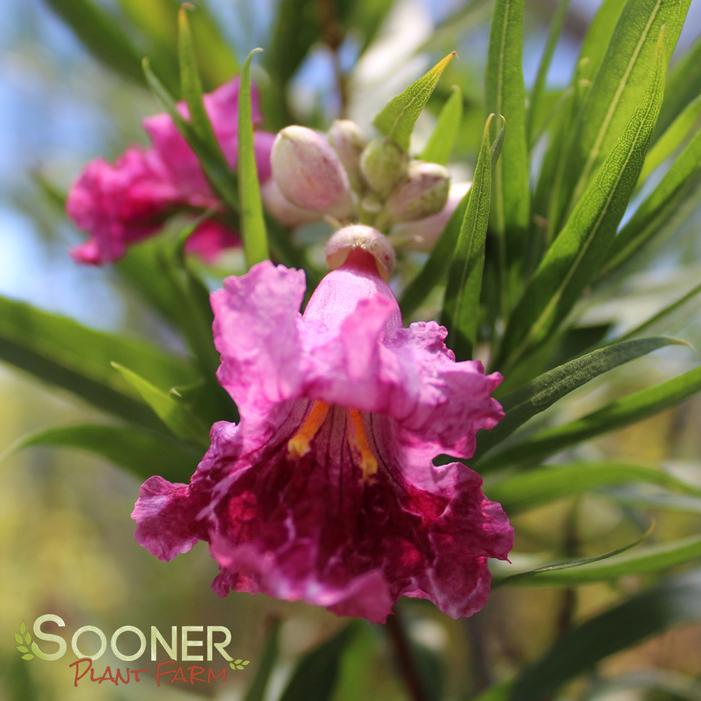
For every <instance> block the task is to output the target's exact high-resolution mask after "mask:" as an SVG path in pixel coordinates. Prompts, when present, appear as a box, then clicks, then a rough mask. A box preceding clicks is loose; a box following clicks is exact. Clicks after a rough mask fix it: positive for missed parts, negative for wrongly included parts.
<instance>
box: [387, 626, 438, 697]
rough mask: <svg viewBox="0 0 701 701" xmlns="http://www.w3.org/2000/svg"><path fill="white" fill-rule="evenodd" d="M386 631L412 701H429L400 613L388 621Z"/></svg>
mask: <svg viewBox="0 0 701 701" xmlns="http://www.w3.org/2000/svg"><path fill="white" fill-rule="evenodd" d="M385 631H386V633H387V637H388V638H389V640H390V642H391V643H392V647H393V648H394V655H395V658H396V662H397V667H398V668H399V673H400V674H401V676H402V679H403V680H404V684H405V685H406V688H407V691H408V692H409V696H410V697H411V699H412V701H427V700H428V696H427V694H426V692H425V690H424V686H423V682H422V680H421V677H420V676H419V673H418V670H417V669H416V662H415V660H414V655H413V653H412V651H411V642H410V640H409V637H408V636H407V633H406V630H405V628H404V624H403V623H402V621H401V619H400V618H399V614H398V613H394V614H392V615H391V616H390V617H389V618H388V619H387V623H386V624H385Z"/></svg>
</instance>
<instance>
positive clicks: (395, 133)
mask: <svg viewBox="0 0 701 701" xmlns="http://www.w3.org/2000/svg"><path fill="white" fill-rule="evenodd" d="M454 57H455V52H454V51H453V52H451V53H449V54H448V55H447V56H445V57H444V58H442V59H441V60H440V61H439V62H438V63H437V64H436V65H435V66H434V67H433V68H431V70H430V71H428V72H427V73H425V74H424V75H422V76H421V77H420V78H419V79H418V80H417V81H416V82H415V83H412V84H411V85H410V86H409V87H408V88H407V89H406V90H404V92H402V93H401V94H400V95H397V97H394V98H392V99H391V100H390V101H389V102H388V103H387V105H386V106H385V107H384V108H383V109H382V110H381V111H380V112H379V114H377V116H376V117H375V119H374V120H373V124H374V125H375V126H376V127H377V128H378V130H379V131H381V132H382V133H383V134H384V135H385V136H386V137H388V138H390V139H392V140H394V141H395V142H396V143H397V144H398V145H399V146H400V147H401V148H402V149H403V150H405V151H408V150H409V143H410V141H411V134H412V132H413V131H414V125H415V124H416V120H417V119H418V118H419V115H420V114H421V112H422V111H423V108H424V107H425V106H426V103H427V102H428V100H429V98H430V97H431V95H432V94H433V91H434V89H435V87H436V85H437V84H438V80H439V79H440V77H441V75H442V73H443V71H444V70H445V69H446V66H447V65H448V64H449V63H450V62H451V61H452V60H453V58H454Z"/></svg>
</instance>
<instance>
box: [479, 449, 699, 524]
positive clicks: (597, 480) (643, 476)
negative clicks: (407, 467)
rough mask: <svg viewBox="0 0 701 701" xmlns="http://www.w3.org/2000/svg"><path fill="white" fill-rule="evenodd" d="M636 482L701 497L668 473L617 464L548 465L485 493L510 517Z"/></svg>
mask: <svg viewBox="0 0 701 701" xmlns="http://www.w3.org/2000/svg"><path fill="white" fill-rule="evenodd" d="M632 482H634V483H638V484H654V485H658V486H660V487H665V488H667V489H669V490H670V491H674V492H678V493H680V494H688V495H691V496H695V497H699V496H701V488H699V487H694V486H693V485H691V484H688V483H686V482H684V481H682V480H680V479H677V478H676V477H674V476H673V475H670V474H669V473H667V472H664V471H662V470H659V469H655V468H651V467H644V466H640V465H627V464H623V463H617V462H601V463H572V464H569V465H546V466H545V467H539V468H536V469H533V470H528V471H527V472H518V473H516V474H514V475H506V476H505V477H502V478H501V479H499V480H497V481H496V482H489V481H488V482H487V483H486V485H485V491H486V493H487V495H488V496H489V498H490V499H494V500H495V501H498V502H499V503H500V504H501V505H502V506H503V507H504V509H505V510H506V512H507V513H508V514H509V515H511V516H514V515H516V514H519V513H522V512H524V511H528V510H529V509H534V508H537V507H539V506H542V505H543V504H549V503H550V502H553V501H556V500H558V499H570V498H572V497H574V496H576V495H578V494H582V493H583V492H588V491H591V490H593V489H599V488H601V487H610V486H614V485H621V484H628V483H632Z"/></svg>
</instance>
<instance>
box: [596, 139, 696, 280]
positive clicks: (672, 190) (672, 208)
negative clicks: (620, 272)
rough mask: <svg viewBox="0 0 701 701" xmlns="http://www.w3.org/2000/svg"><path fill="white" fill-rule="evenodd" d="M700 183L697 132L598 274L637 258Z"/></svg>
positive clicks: (623, 231)
mask: <svg viewBox="0 0 701 701" xmlns="http://www.w3.org/2000/svg"><path fill="white" fill-rule="evenodd" d="M700 183H701V130H699V131H698V132H697V133H696V135H695V136H694V138H693V139H692V140H691V141H690V142H689V144H688V145H687V146H686V148H685V149H684V150H683V151H682V152H681V154H680V155H679V156H678V157H677V159H676V160H675V161H674V163H673V164H672V166H671V168H670V169H669V170H668V171H667V172H666V173H665V175H664V177H663V178H662V180H661V181H660V183H659V184H658V185H657V187H656V188H655V189H654V190H653V191H652V192H651V193H650V195H649V196H648V197H647V198H646V199H645V200H644V201H643V202H642V204H641V205H640V206H639V207H638V209H636V210H635V213H634V214H633V216H632V217H631V218H630V220H629V221H628V222H627V223H626V224H625V226H624V227H623V228H622V229H621V231H620V232H619V234H618V236H616V237H615V239H614V240H613V244H612V245H611V250H610V252H609V256H608V260H607V263H606V266H605V267H604V270H603V272H602V274H604V275H607V274H610V273H611V272H612V271H613V270H616V269H617V268H619V267H620V266H621V265H623V264H624V263H626V262H628V261H629V260H631V259H632V258H633V257H634V256H635V255H637V254H638V253H639V252H640V251H641V250H642V249H643V247H644V246H645V245H646V244H647V243H649V242H650V241H651V240H652V239H653V238H654V237H655V236H659V235H660V233H661V232H662V231H663V229H664V225H665V224H667V223H669V221H670V220H674V218H675V215H676V214H678V213H679V212H680V211H684V207H683V205H684V203H685V202H686V201H687V200H689V198H690V195H692V194H695V193H696V192H698V186H699V184H700Z"/></svg>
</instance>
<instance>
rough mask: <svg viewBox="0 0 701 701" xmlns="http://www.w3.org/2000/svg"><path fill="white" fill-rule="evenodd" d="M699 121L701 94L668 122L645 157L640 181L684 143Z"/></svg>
mask: <svg viewBox="0 0 701 701" xmlns="http://www.w3.org/2000/svg"><path fill="white" fill-rule="evenodd" d="M700 122H701V95H699V96H698V97H697V98H696V99H695V100H692V101H691V102H690V103H689V104H688V105H687V106H686V108H685V109H684V111H683V112H681V114H680V115H679V116H678V117H677V118H676V119H675V120H674V121H673V122H672V124H670V126H669V128H668V129H667V130H666V131H665V132H664V133H663V134H662V136H660V138H659V139H657V141H656V142H655V144H654V145H653V147H652V148H651V149H650V150H649V151H648V154H647V156H646V157H645V164H644V165H643V169H642V172H641V173H640V183H643V182H645V181H646V180H647V179H648V177H649V176H650V174H651V173H652V172H653V171H655V170H657V168H659V167H660V166H661V165H662V164H663V163H664V162H665V161H666V160H667V159H668V158H669V157H670V156H672V154H674V152H675V151H676V150H677V149H678V148H679V147H680V146H681V145H682V144H683V143H684V141H685V140H686V139H687V137H688V136H689V135H690V134H691V133H692V131H694V130H696V129H697V128H698V127H699V123H700Z"/></svg>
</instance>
